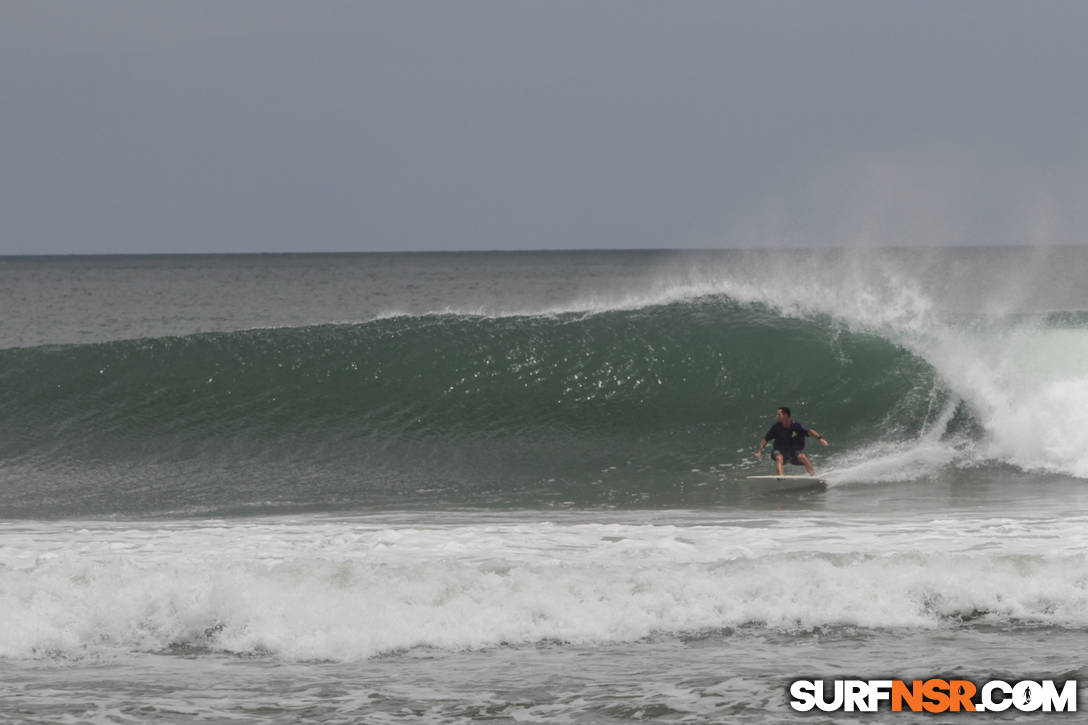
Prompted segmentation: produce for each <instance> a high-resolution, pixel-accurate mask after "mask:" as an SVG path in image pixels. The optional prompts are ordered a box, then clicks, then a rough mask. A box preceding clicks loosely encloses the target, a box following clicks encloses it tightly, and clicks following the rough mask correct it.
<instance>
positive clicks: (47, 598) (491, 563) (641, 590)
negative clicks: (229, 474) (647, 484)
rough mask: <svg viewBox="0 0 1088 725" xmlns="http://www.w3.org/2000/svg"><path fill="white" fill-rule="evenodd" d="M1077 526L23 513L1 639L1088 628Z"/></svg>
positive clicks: (363, 646) (567, 636) (48, 645)
mask: <svg viewBox="0 0 1088 725" xmlns="http://www.w3.org/2000/svg"><path fill="white" fill-rule="evenodd" d="M1085 524H1088V519H1085V518H1084V517H1068V518H1047V519H1040V518H1033V519H1028V518H977V519H972V518H964V517H949V518H945V519H934V518H932V517H913V518H910V517H901V518H897V519H879V518H873V519H868V520H866V519H854V520H852V521H850V522H848V523H837V522H835V521H834V520H829V519H826V518H821V517H814V518H801V519H791V520H768V519H755V518H747V519H729V520H721V521H717V522H706V523H703V524H699V525H684V526H677V525H673V524H655V523H652V522H645V523H634V524H630V523H572V522H568V523H546V522H545V523H537V522H533V521H531V520H528V519H525V520H521V521H511V522H508V523H478V524H472V525H463V524H448V525H435V524H432V525H427V524H423V523H422V522H414V523H412V522H405V523H401V524H392V523H391V522H389V521H382V520H380V519H377V520H367V519H365V518H360V519H341V520H325V521H322V520H303V519H294V520H265V521H253V522H250V523H245V524H242V523H236V524H234V525H224V524H207V523H204V524H201V523H198V522H177V523H174V524H171V525H169V526H166V527H162V526H161V525H150V524H140V523H128V524H124V525H110V524H78V525H71V524H34V525H20V526H16V527H12V529H11V530H8V531H6V532H5V533H4V534H3V536H2V538H0V616H2V617H3V618H4V621H5V623H6V625H5V627H4V629H3V632H2V633H0V655H2V656H4V657H41V656H64V657H103V656H112V655H116V654H117V653H121V652H126V651H161V650H168V649H171V648H177V647H186V648H194V647H195V648H198V649H206V650H212V651H224V652H237V653H255V652H260V653H267V654H270V655H272V656H275V657H280V658H284V659H330V660H351V659H360V658H367V657H371V656H374V655H377V654H381V653H383V652H390V651H396V650H403V649H407V648H413V647H419V646H426V647H438V648H446V649H463V648H480V647H493V646H496V645H501V644H515V645H516V644H530V643H535V642H541V641H562V642H573V643H601V642H621V641H633V640H638V639H641V638H644V637H648V636H651V635H654V634H692V633H694V634H698V633H699V632H703V631H720V630H722V629H728V628H735V627H742V626H747V627H763V628H769V629H772V630H780V631H785V632H794V631H798V630H802V631H803V630H807V629H811V628H814V627H825V626H857V627H869V628H881V629H889V628H890V629H895V628H902V627H908V628H912V627H923V628H933V627H941V626H948V625H949V624H950V623H955V622H958V621H961V620H963V619H982V620H984V621H991V622H1035V623H1042V624H1050V625H1068V626H1085V625H1086V624H1088V618H1086V615H1085V612H1086V611H1088V607H1086V606H1085V605H1086V604H1088V537H1086V536H1085V534H1084V531H1085V530H1088V527H1086V526H1085ZM1055 540H1060V541H1062V548H1061V550H1060V552H1059V551H1055V549H1054V541H1055Z"/></svg>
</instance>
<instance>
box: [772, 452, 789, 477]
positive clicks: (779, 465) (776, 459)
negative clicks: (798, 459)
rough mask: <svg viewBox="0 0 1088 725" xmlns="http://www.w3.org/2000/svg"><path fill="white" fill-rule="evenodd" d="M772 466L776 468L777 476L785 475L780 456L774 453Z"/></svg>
mask: <svg viewBox="0 0 1088 725" xmlns="http://www.w3.org/2000/svg"><path fill="white" fill-rule="evenodd" d="M774 465H775V467H776V468H778V475H779V476H784V475H786V474H785V471H783V470H782V454H781V453H775V454H774Z"/></svg>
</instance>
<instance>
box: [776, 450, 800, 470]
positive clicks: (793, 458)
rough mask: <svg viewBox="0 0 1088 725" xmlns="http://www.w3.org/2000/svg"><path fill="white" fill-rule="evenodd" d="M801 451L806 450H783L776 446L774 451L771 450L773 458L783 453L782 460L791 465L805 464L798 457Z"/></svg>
mask: <svg viewBox="0 0 1088 725" xmlns="http://www.w3.org/2000/svg"><path fill="white" fill-rule="evenodd" d="M799 453H804V451H782V450H779V449H778V448H775V449H774V450H773V451H771V459H772V460H773V459H776V458H778V456H779V455H781V456H782V461H783V462H784V463H788V464H790V465H791V466H803V465H805V464H803V463H801V461H800V460H799V459H798V458H797V454H799Z"/></svg>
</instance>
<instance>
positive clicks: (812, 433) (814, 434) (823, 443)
mask: <svg viewBox="0 0 1088 725" xmlns="http://www.w3.org/2000/svg"><path fill="white" fill-rule="evenodd" d="M808 434H809V435H810V436H812V437H813V438H815V439H816V440H818V441H820V445H821V446H826V445H830V444H829V443H828V442H827V441H826V440H825V439H824V437H823V436H822V435H820V434H819V433H817V432H816V431H815V429H813V428H809V429H808Z"/></svg>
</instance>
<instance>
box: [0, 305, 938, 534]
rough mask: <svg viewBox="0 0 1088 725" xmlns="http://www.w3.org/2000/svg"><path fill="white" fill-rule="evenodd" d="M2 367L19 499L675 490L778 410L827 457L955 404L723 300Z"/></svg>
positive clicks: (14, 511) (688, 499) (892, 361)
mask: <svg viewBox="0 0 1088 725" xmlns="http://www.w3.org/2000/svg"><path fill="white" fill-rule="evenodd" d="M0 370H2V374H0V375H2V384H3V394H2V397H0V406H2V413H3V415H2V420H3V432H2V434H0V455H2V456H3V460H4V461H5V464H4V465H5V467H6V469H7V471H8V476H7V478H8V481H9V492H8V497H7V502H6V503H5V504H4V507H5V508H6V509H7V511H6V513H7V514H8V515H12V516H21V515H32V514H33V515H67V514H72V513H90V514H94V513H98V512H101V513H105V512H110V511H121V512H132V513H139V512H170V511H211V512H220V511H222V512H227V511H236V510H239V509H246V508H247V507H253V508H256V509H260V508H262V507H304V508H305V507H327V506H352V507H373V506H414V505H423V504H426V505H435V504H445V505H461V506H481V505H482V506H493V505H497V506H538V505H552V504H556V503H571V504H574V505H599V504H617V505H636V504H651V505H672V504H685V503H692V502H693V500H694V499H693V498H692V497H693V496H696V498H697V496H698V495H701V496H704V497H705V496H706V495H709V494H706V493H705V492H704V493H703V494H698V495H696V494H693V493H692V492H693V491H696V490H698V489H700V488H708V484H711V483H715V482H720V481H721V480H723V479H724V478H726V477H727V476H726V473H725V472H726V471H727V470H729V469H730V468H732V467H736V466H738V465H739V464H740V463H741V462H742V461H745V460H747V459H749V458H750V457H751V453H752V452H753V451H754V449H755V447H756V445H757V443H758V442H759V440H760V438H761V437H762V434H763V433H764V432H765V431H766V429H767V427H768V426H769V425H770V423H772V422H773V419H774V413H775V408H776V407H777V406H779V405H789V406H791V407H792V408H793V411H794V417H795V418H796V419H799V420H801V421H803V422H805V423H806V424H809V425H811V426H813V427H815V428H817V429H818V430H819V431H820V432H821V433H823V434H824V435H826V436H827V437H828V438H829V439H831V440H832V441H833V443H834V447H833V448H832V449H822V450H819V451H817V452H818V453H820V454H821V455H822V456H824V457H825V461H826V460H832V459H833V457H834V455H835V453H833V451H843V450H849V449H851V448H855V447H858V446H864V445H867V444H870V443H873V442H875V441H878V440H880V439H882V438H886V437H887V436H889V435H894V436H897V437H911V436H916V435H918V434H919V433H920V432H921V431H923V430H924V429H925V428H926V427H927V426H928V425H930V424H931V423H932V422H933V419H934V417H935V416H936V415H937V411H939V410H940V409H942V408H943V407H945V406H946V405H947V403H948V401H949V399H950V398H949V395H948V394H947V393H946V392H945V391H944V390H943V389H942V388H941V386H940V384H939V383H938V381H937V377H936V376H935V374H934V371H933V369H932V368H931V367H930V365H929V364H928V363H926V362H925V361H923V360H921V359H919V358H918V357H916V356H915V355H913V354H911V353H910V352H908V351H907V350H905V349H903V348H901V347H899V346H897V345H895V344H893V343H891V342H889V341H888V340H886V339H883V338H881V337H879V336H877V335H874V334H867V333H858V332H851V331H850V330H848V329H845V328H843V327H841V326H838V325H836V324H835V323H834V322H833V321H831V320H830V319H821V318H814V319H792V318H788V317H784V316H781V315H779V314H777V313H775V312H774V311H772V310H771V309H769V308H766V307H763V306H761V305H741V304H738V303H735V302H732V301H730V300H728V299H724V298H702V299H699V300H696V301H694V302H686V303H677V304H672V305H664V306H658V307H650V308H645V309H639V310H631V311H612V312H605V313H601V314H595V315H588V316H583V315H560V316H553V317H500V318H488V317H466V316H447V315H436V316H422V317H397V318H391V319H384V320H377V321H374V322H369V323H365V324H358V325H346V326H319V327H308V328H285V329H276V330H257V331H248V332H236V333H217V334H202V335H192V336H187V337H180V338H155V339H145V340H135V341H121V342H111V343H102V344H93V345H78V346H62V347H37V348H24V349H13V350H4V351H0ZM43 491H45V492H46V493H43Z"/></svg>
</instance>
